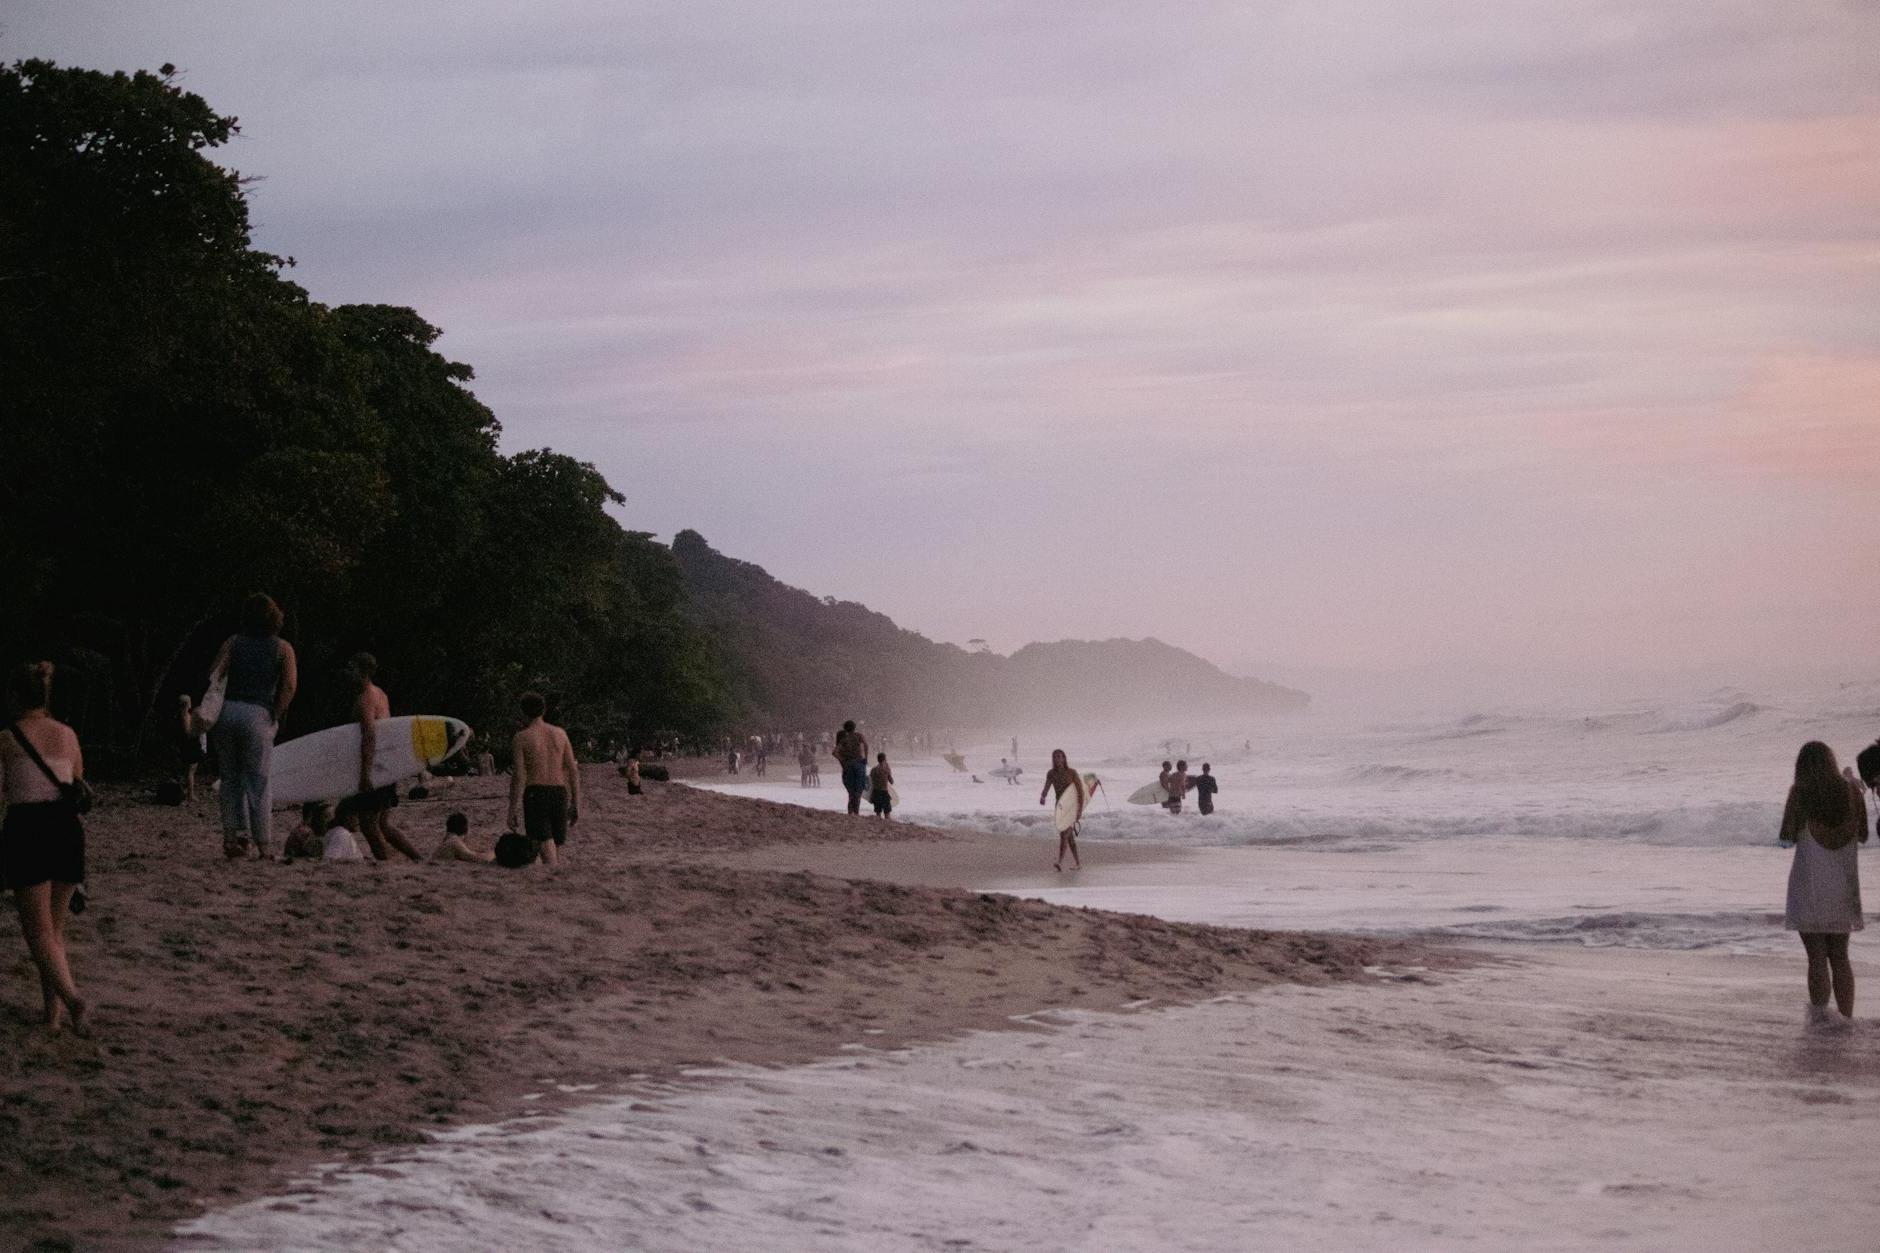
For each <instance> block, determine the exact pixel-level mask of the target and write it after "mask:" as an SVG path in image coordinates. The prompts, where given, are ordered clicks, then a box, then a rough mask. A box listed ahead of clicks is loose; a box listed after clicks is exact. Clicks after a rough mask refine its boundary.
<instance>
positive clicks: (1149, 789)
mask: <svg viewBox="0 0 1880 1253" xmlns="http://www.w3.org/2000/svg"><path fill="white" fill-rule="evenodd" d="M1129 803H1130V804H1132V805H1166V804H1167V803H1168V789H1167V788H1165V787H1163V786H1162V785H1161V784H1160V783H1145V784H1143V785H1142V786H1141V787H1139V788H1137V789H1136V790H1135V791H1133V792H1131V793H1130V794H1129Z"/></svg>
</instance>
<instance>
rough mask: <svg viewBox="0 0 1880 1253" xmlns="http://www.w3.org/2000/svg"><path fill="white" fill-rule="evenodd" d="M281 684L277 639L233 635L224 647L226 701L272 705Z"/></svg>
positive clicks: (279, 654) (272, 637)
mask: <svg viewBox="0 0 1880 1253" xmlns="http://www.w3.org/2000/svg"><path fill="white" fill-rule="evenodd" d="M280 683H281V641H280V637H279V636H275V635H268V636H263V637H261V638H259V639H257V638H256V637H255V636H252V635H237V636H236V637H235V641H234V643H233V644H232V645H230V647H229V650H228V694H227V699H228V700H239V701H246V702H247V703H248V704H250V705H264V706H269V707H272V706H273V704H274V693H275V690H276V689H277V688H279V687H280Z"/></svg>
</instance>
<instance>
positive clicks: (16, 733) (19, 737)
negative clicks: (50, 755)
mask: <svg viewBox="0 0 1880 1253" xmlns="http://www.w3.org/2000/svg"><path fill="white" fill-rule="evenodd" d="M7 730H9V731H11V732H13V742H14V743H15V744H18V745H19V746H20V748H21V749H22V750H23V751H24V752H25V753H26V755H27V756H28V757H29V758H31V759H32V762H33V764H34V765H35V766H38V767H39V770H40V773H42V774H44V775H45V776H46V777H47V778H48V779H51V780H52V786H53V787H56V788H58V789H59V791H60V792H61V793H63V792H64V791H65V789H66V788H67V787H68V786H70V785H69V784H66V783H62V782H60V780H59V776H58V775H56V774H54V773H52V767H51V766H48V765H47V764H46V759H45V758H44V757H41V756H40V755H39V750H38V749H36V748H34V747H33V742H32V741H31V740H29V739H27V738H26V733H25V732H24V731H22V730H20V724H19V723H17V722H15V723H13V724H12V725H11V726H9V727H8V728H7Z"/></svg>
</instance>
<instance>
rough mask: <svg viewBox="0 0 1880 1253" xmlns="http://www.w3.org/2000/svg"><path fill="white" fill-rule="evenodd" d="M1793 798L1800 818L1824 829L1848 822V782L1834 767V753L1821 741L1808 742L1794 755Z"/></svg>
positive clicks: (1849, 798)
mask: <svg viewBox="0 0 1880 1253" xmlns="http://www.w3.org/2000/svg"><path fill="white" fill-rule="evenodd" d="M1795 794H1796V799H1797V800H1799V801H1801V803H1802V813H1803V815H1804V816H1806V817H1807V818H1809V819H1810V820H1812V821H1814V822H1817V823H1820V824H1821V825H1822V826H1824V827H1832V826H1838V825H1839V824H1840V823H1841V822H1842V821H1844V820H1845V819H1846V818H1847V809H1848V805H1849V804H1850V803H1851V802H1852V799H1853V798H1852V797H1850V796H1849V795H1848V794H1847V780H1846V779H1844V778H1842V777H1841V768H1840V766H1838V765H1837V764H1835V760H1834V750H1833V749H1832V748H1829V747H1828V746H1827V745H1826V744H1823V743H1822V742H1821V741H1820V740H1810V741H1808V743H1806V744H1804V745H1802V751H1801V752H1799V753H1797V754H1796V755H1795Z"/></svg>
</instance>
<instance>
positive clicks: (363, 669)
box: [346, 653, 379, 679]
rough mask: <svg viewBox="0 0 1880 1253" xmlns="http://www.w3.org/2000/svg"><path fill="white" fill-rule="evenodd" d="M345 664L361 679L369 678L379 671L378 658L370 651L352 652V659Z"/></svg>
mask: <svg viewBox="0 0 1880 1253" xmlns="http://www.w3.org/2000/svg"><path fill="white" fill-rule="evenodd" d="M346 664H347V665H348V666H350V667H352V672H353V673H354V674H356V675H358V676H359V677H360V678H362V679H370V678H371V677H372V676H373V675H375V674H377V673H378V672H379V659H378V658H377V657H374V656H373V655H372V654H371V653H354V654H353V655H352V660H351V661H349V662H347V663H346Z"/></svg>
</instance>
